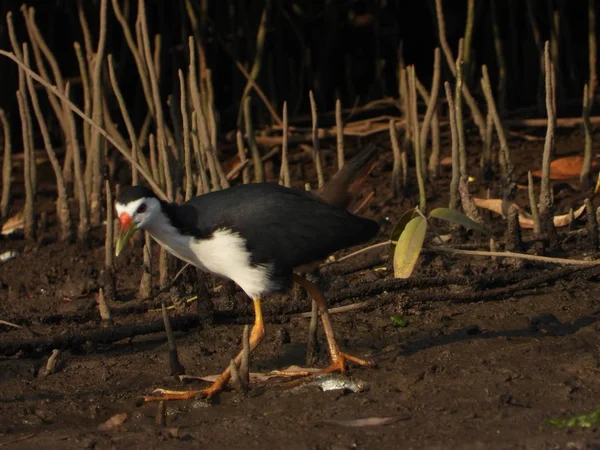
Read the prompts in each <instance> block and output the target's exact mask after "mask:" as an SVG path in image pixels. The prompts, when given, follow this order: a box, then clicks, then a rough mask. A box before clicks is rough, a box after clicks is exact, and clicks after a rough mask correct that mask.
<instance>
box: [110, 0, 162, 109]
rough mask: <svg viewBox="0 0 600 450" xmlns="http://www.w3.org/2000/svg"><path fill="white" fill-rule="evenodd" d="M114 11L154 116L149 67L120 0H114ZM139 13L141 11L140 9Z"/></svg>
mask: <svg viewBox="0 0 600 450" xmlns="http://www.w3.org/2000/svg"><path fill="white" fill-rule="evenodd" d="M112 6H113V10H114V12H115V17H116V18H117V20H118V21H119V23H120V24H121V28H122V29H123V36H124V37H125V41H126V42H127V46H128V47H129V51H131V54H132V55H133V59H134V61H135V65H136V67H137V70H138V73H139V74H140V77H139V80H140V83H141V85H142V90H143V92H144V97H145V99H146V103H147V105H148V106H149V107H150V109H151V114H154V109H153V108H154V103H153V102H152V91H151V88H150V81H149V79H148V71H147V67H146V65H145V64H144V59H143V57H142V54H141V53H140V51H139V49H138V46H137V45H136V43H135V41H134V39H133V35H132V34H131V30H130V29H129V24H128V22H127V19H126V18H125V16H124V15H123V12H122V11H121V8H120V6H119V0H112ZM138 13H139V9H138Z"/></svg>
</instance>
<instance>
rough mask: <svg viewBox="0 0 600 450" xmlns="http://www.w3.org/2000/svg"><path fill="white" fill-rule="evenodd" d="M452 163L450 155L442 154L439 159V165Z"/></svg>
mask: <svg viewBox="0 0 600 450" xmlns="http://www.w3.org/2000/svg"><path fill="white" fill-rule="evenodd" d="M451 165H452V156H444V157H443V158H442V159H440V166H451Z"/></svg>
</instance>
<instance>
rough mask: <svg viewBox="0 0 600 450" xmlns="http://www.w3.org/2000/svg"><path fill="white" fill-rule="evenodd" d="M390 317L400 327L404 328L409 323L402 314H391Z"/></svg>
mask: <svg viewBox="0 0 600 450" xmlns="http://www.w3.org/2000/svg"><path fill="white" fill-rule="evenodd" d="M390 319H391V320H392V322H393V323H394V325H396V326H397V327H398V328H404V327H405V326H406V325H408V324H407V323H406V320H404V317H402V316H390Z"/></svg>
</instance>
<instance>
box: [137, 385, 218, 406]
mask: <svg viewBox="0 0 600 450" xmlns="http://www.w3.org/2000/svg"><path fill="white" fill-rule="evenodd" d="M221 390H222V389H221V388H218V387H216V386H215V385H212V386H210V387H208V388H206V389H197V390H192V391H177V390H171V389H155V390H154V392H153V393H152V394H153V395H147V396H144V397H142V400H143V401H144V402H145V403H148V402H160V401H172V400H192V399H196V398H203V399H207V400H210V399H211V398H213V397H214V396H215V395H217V394H218V393H219V392H221Z"/></svg>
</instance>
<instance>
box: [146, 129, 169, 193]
mask: <svg viewBox="0 0 600 450" xmlns="http://www.w3.org/2000/svg"><path fill="white" fill-rule="evenodd" d="M148 147H149V152H150V167H151V168H152V179H153V180H156V184H158V185H159V186H160V188H161V189H164V188H165V185H164V183H163V177H164V172H163V171H162V170H161V167H162V166H161V160H160V155H159V154H158V152H157V151H156V140H155V139H154V134H152V133H150V135H149V136H148Z"/></svg>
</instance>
